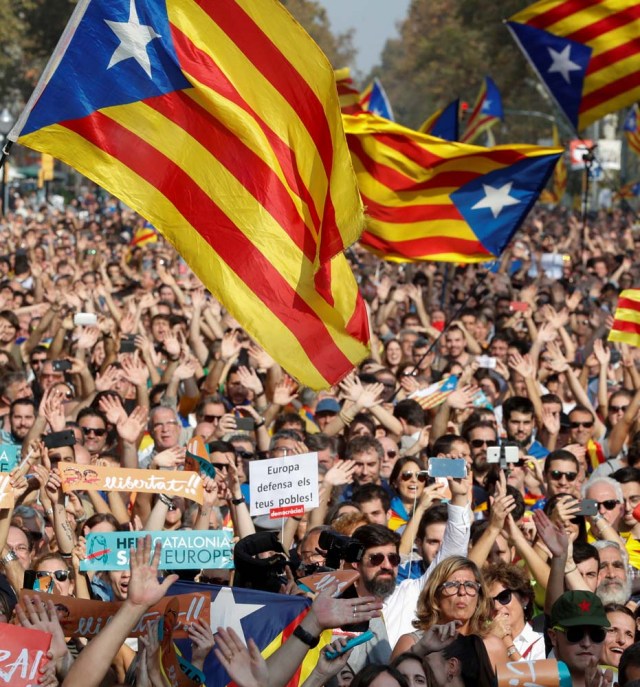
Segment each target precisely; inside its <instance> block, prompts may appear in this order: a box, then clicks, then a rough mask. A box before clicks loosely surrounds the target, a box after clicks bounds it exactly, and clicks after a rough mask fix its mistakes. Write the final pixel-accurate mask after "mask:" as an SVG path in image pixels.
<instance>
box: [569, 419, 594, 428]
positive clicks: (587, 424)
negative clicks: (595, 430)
mask: <svg viewBox="0 0 640 687" xmlns="http://www.w3.org/2000/svg"><path fill="white" fill-rule="evenodd" d="M569 425H570V426H571V429H578V428H579V427H585V428H586V429H590V428H591V427H593V420H589V422H575V421H573V422H570V423H569Z"/></svg>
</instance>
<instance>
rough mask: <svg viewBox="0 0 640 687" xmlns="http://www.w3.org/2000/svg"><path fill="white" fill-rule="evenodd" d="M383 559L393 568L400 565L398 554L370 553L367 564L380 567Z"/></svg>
mask: <svg viewBox="0 0 640 687" xmlns="http://www.w3.org/2000/svg"><path fill="white" fill-rule="evenodd" d="M385 558H386V559H387V560H388V561H389V563H390V564H391V565H392V566H393V567H394V568H395V567H396V566H398V565H400V560H401V558H400V554H399V553H372V554H371V555H370V556H369V557H368V562H369V563H370V565H382V562H383V561H384V559H385Z"/></svg>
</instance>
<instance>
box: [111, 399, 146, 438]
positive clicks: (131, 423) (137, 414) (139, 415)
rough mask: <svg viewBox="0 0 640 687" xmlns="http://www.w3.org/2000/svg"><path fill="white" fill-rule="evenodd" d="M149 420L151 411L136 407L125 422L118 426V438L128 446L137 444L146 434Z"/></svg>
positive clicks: (143, 407)
mask: <svg viewBox="0 0 640 687" xmlns="http://www.w3.org/2000/svg"><path fill="white" fill-rule="evenodd" d="M148 419H149V411H148V410H147V408H146V407H145V406H136V407H135V408H134V409H133V411H132V412H131V415H129V417H127V418H126V419H125V420H124V422H119V423H118V424H117V425H116V429H117V430H118V436H119V437H120V438H121V439H122V441H124V442H126V443H128V444H137V443H138V441H139V440H140V437H141V436H142V434H143V433H144V430H145V427H146V426H147V421H148Z"/></svg>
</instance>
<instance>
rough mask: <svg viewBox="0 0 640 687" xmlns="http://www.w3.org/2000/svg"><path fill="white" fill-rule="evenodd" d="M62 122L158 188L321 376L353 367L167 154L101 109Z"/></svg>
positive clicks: (269, 266)
mask: <svg viewBox="0 0 640 687" xmlns="http://www.w3.org/2000/svg"><path fill="white" fill-rule="evenodd" d="M65 125H66V126H68V127H69V128H70V129H71V130H72V131H75V132H76V133H77V134H79V135H80V136H83V137H84V138H85V139H86V140H88V141H90V142H91V143H93V144H94V145H96V146H97V147H98V148H100V149H101V150H104V151H105V152H106V153H108V154H109V155H112V156H113V157H114V158H116V159H118V160H119V161H120V162H121V163H122V164H124V165H126V166H127V167H129V168H130V169H131V170H133V171H134V172H135V173H136V174H138V175H139V176H140V177H142V178H143V179H145V180H146V181H147V182H148V183H149V184H151V185H152V186H154V187H156V188H157V189H158V190H159V191H160V192H161V193H163V195H165V197H166V198H167V199H168V200H169V201H170V202H171V203H173V205H174V206H175V207H176V209H177V210H178V212H180V213H181V214H182V216H183V217H184V218H185V220H186V221H187V222H189V223H190V224H191V225H192V226H194V227H196V228H197V231H198V233H199V234H200V235H201V236H202V237H203V238H204V239H205V240H206V241H207V243H208V244H209V245H210V246H211V247H212V248H213V249H214V250H215V251H216V252H217V253H218V255H219V256H220V259H221V260H223V261H224V262H225V263H226V264H227V265H228V266H229V267H230V268H231V269H232V270H233V271H234V272H235V273H236V274H237V275H238V277H240V278H241V279H242V280H243V281H244V282H245V283H246V284H247V286H249V288H250V289H251V290H252V291H253V292H254V293H255V294H256V296H257V297H258V298H259V299H260V300H261V301H262V302H263V303H264V305H265V306H266V307H267V308H269V309H270V311H271V312H272V313H273V314H274V315H275V316H276V317H278V319H280V321H281V322H282V323H283V325H284V326H285V327H287V328H288V329H289V330H290V331H291V332H292V333H293V335H294V336H295V337H296V338H297V339H298V341H299V342H300V344H301V346H302V347H303V348H304V350H305V352H306V354H307V356H308V357H309V359H310V360H311V362H312V364H313V365H314V366H315V367H316V369H317V370H318V372H319V373H320V374H321V375H322V376H323V377H324V378H325V379H327V380H330V381H331V380H333V379H336V378H340V377H342V376H343V375H344V374H346V372H347V371H349V370H351V369H352V368H353V364H352V363H351V362H350V361H349V359H348V358H347V357H346V356H345V354H344V352H343V351H342V350H341V349H340V348H339V347H338V346H337V345H336V344H335V342H334V341H333V339H332V338H331V336H330V334H329V332H328V331H327V328H326V326H325V324H324V322H323V321H322V320H321V319H320V318H319V316H318V315H317V314H316V313H315V312H313V310H312V309H311V308H310V307H309V306H308V305H307V303H306V302H305V301H304V300H303V299H302V298H301V297H300V295H299V294H298V293H297V292H296V291H295V290H294V289H293V288H292V287H291V286H290V285H289V284H288V283H287V282H286V281H285V280H284V279H283V277H282V276H281V275H280V273H279V272H278V271H277V270H276V269H275V268H274V267H273V265H272V264H271V263H270V262H269V261H268V259H267V258H266V257H265V256H264V255H263V254H262V253H260V251H259V250H257V248H256V247H255V246H254V245H253V244H252V243H251V241H250V240H249V239H248V238H247V237H246V236H244V234H243V233H242V232H241V231H240V230H239V228H238V227H237V226H236V225H235V224H234V223H233V222H232V220H231V219H230V218H229V217H228V216H227V215H226V214H225V213H224V212H223V211H222V210H221V209H220V208H219V207H218V206H217V205H216V204H215V203H214V201H213V200H212V199H211V198H210V197H209V196H208V195H207V194H206V193H205V192H204V191H203V190H202V189H201V188H200V187H199V186H198V185H197V184H196V183H194V181H193V179H191V177H189V176H188V174H187V173H186V172H185V171H183V170H182V169H181V168H180V167H178V166H177V165H176V164H175V163H174V162H173V161H172V160H170V159H169V158H167V157H166V156H165V155H163V154H162V153H161V152H159V151H158V150H156V149H155V148H153V147H152V146H151V145H150V144H149V143H148V142H147V141H145V140H144V139H142V138H140V137H139V136H137V135H136V134H134V133H133V132H131V131H129V130H128V129H125V128H124V127H122V126H120V125H119V124H118V123H117V122H114V121H113V120H110V119H109V118H108V117H105V116H104V115H103V114H102V113H101V112H94V113H93V114H92V115H90V116H88V117H85V118H83V119H77V120H72V121H69V122H66V123H61V126H65ZM302 278H305V276H304V275H303V276H302ZM307 278H308V279H312V278H313V275H307Z"/></svg>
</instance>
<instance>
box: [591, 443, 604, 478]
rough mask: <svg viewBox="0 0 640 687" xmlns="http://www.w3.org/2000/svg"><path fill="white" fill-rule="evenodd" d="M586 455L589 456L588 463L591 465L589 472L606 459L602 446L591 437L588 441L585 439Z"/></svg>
mask: <svg viewBox="0 0 640 687" xmlns="http://www.w3.org/2000/svg"><path fill="white" fill-rule="evenodd" d="M587 456H589V465H590V466H591V469H590V470H589V472H593V471H594V470H595V469H596V468H597V467H598V466H599V465H602V463H604V462H605V460H606V456H605V455H604V451H603V450H602V446H601V445H600V444H599V443H598V442H597V441H594V440H593V439H589V441H587Z"/></svg>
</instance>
